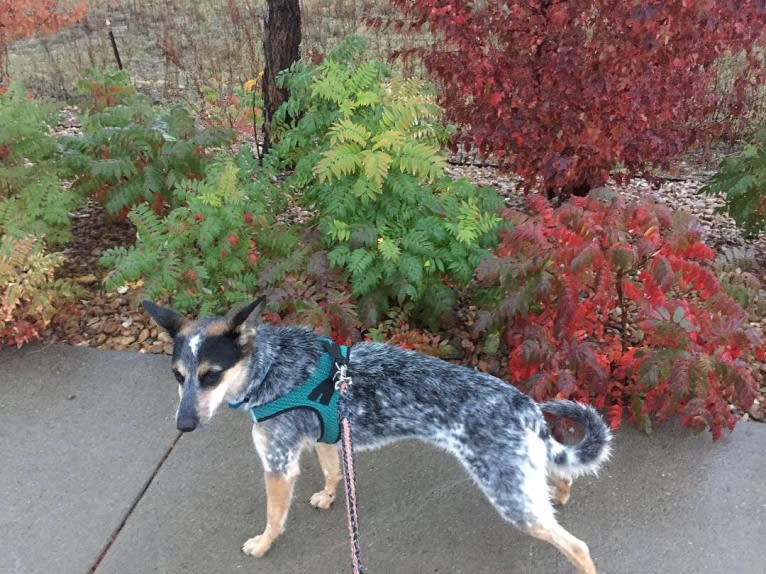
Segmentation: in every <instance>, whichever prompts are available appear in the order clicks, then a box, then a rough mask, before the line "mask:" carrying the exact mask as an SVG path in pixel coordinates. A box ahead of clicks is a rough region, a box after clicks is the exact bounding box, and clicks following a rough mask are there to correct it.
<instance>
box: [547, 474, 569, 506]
mask: <svg viewBox="0 0 766 574" xmlns="http://www.w3.org/2000/svg"><path fill="white" fill-rule="evenodd" d="M548 486H549V487H550V491H551V496H552V497H553V500H554V501H555V503H556V504H560V505H561V506H564V505H565V504H566V503H567V502H569V497H570V496H571V494H572V479H571V478H562V477H560V476H556V475H553V474H549V475H548Z"/></svg>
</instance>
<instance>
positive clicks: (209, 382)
mask: <svg viewBox="0 0 766 574" xmlns="http://www.w3.org/2000/svg"><path fill="white" fill-rule="evenodd" d="M221 374H222V371H207V372H206V373H205V374H204V375H202V376H201V377H200V379H199V384H200V386H202V387H212V386H213V385H216V384H218V381H220V380H221Z"/></svg>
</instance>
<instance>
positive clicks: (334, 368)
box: [229, 337, 348, 444]
mask: <svg viewBox="0 0 766 574" xmlns="http://www.w3.org/2000/svg"><path fill="white" fill-rule="evenodd" d="M322 344H323V345H324V348H325V352H324V353H322V356H321V357H319V362H318V363H317V366H316V367H314V371H313V372H312V373H311V376H310V377H309V379H308V380H307V381H306V382H304V383H301V384H300V385H298V386H297V387H295V388H293V389H292V390H291V391H290V392H289V393H287V394H286V395H283V396H281V397H279V398H277V399H274V400H273V401H271V402H268V403H265V404H262V405H257V406H252V407H248V408H249V410H250V416H251V417H252V419H253V422H263V421H265V420H268V419H270V418H272V417H275V416H277V415H280V414H282V413H284V412H287V411H291V410H293V409H311V410H312V411H314V412H315V413H316V414H317V415H318V416H319V425H320V427H321V429H322V432H321V434H320V436H319V438H318V439H317V442H324V443H328V444H335V443H336V442H338V439H339V438H340V426H339V424H338V398H339V396H340V392H339V391H338V389H337V388H336V387H335V379H336V375H337V373H338V367H339V366H340V365H341V364H348V347H347V346H346V345H338V344H337V343H335V341H333V340H332V339H329V338H327V337H323V338H322ZM242 404H244V401H243V402H240V403H235V404H231V405H229V406H231V407H232V408H237V407H239V406H241V405H242Z"/></svg>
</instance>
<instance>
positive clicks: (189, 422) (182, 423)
mask: <svg viewBox="0 0 766 574" xmlns="http://www.w3.org/2000/svg"><path fill="white" fill-rule="evenodd" d="M176 428H177V429H178V430H180V431H181V432H191V431H193V430H194V429H196V428H197V419H196V418H194V417H178V420H176Z"/></svg>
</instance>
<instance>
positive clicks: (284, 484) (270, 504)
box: [242, 472, 297, 558]
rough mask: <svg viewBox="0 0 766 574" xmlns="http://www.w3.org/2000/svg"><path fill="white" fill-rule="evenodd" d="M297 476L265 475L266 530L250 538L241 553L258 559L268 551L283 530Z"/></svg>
mask: <svg viewBox="0 0 766 574" xmlns="http://www.w3.org/2000/svg"><path fill="white" fill-rule="evenodd" d="M296 478H297V475H293V476H290V475H283V474H273V473H269V472H267V473H266V474H265V482H266V528H265V529H264V531H263V534H259V535H258V536H255V537H253V538H250V539H249V540H248V541H247V542H245V544H244V546H242V551H243V552H244V553H245V554H249V555H250V556H255V557H256V558H260V557H261V556H263V555H264V554H266V552H268V551H269V548H271V545H272V544H274V541H275V540H276V539H277V538H279V535H280V534H282V533H283V532H284V530H285V520H287V512H288V510H289V509H290V501H291V500H292V496H293V486H294V485H295V479H296Z"/></svg>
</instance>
